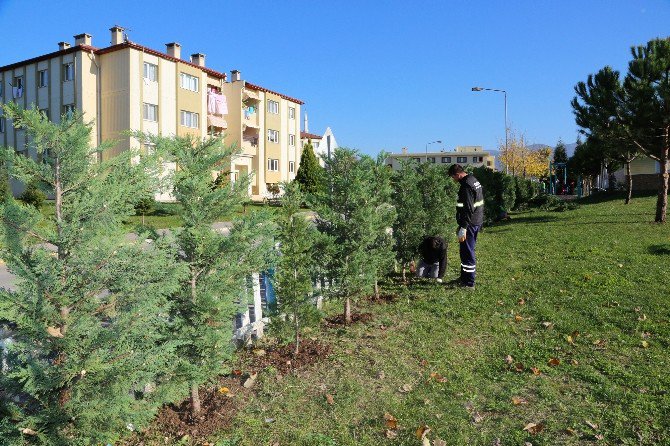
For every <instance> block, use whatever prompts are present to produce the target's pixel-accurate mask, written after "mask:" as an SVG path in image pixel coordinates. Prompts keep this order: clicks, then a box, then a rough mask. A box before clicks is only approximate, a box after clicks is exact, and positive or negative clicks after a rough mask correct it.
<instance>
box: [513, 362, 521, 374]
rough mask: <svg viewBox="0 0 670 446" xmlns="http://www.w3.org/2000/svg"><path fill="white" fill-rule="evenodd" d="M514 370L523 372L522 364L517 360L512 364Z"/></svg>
mask: <svg viewBox="0 0 670 446" xmlns="http://www.w3.org/2000/svg"><path fill="white" fill-rule="evenodd" d="M514 370H515V371H517V372H519V373H521V372H523V364H522V363H520V362H517V363H516V364H514Z"/></svg>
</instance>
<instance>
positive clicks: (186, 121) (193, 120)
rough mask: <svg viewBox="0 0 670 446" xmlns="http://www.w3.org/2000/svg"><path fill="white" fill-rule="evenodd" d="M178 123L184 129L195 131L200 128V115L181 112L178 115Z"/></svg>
mask: <svg viewBox="0 0 670 446" xmlns="http://www.w3.org/2000/svg"><path fill="white" fill-rule="evenodd" d="M180 118H181V119H180V122H181V125H183V126H184V127H190V128H192V129H197V128H198V127H199V126H200V115H199V114H198V113H193V112H189V111H184V110H182V111H181V113H180Z"/></svg>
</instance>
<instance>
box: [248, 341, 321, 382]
mask: <svg viewBox="0 0 670 446" xmlns="http://www.w3.org/2000/svg"><path fill="white" fill-rule="evenodd" d="M299 347H300V350H299V352H298V354H297V355H296V356H294V355H293V351H294V349H295V343H294V342H291V343H290V344H286V345H279V346H276V347H268V348H266V349H263V350H254V351H251V352H248V353H247V354H246V355H245V356H246V358H244V359H243V361H244V362H245V363H246V364H247V367H248V368H249V369H250V370H253V371H259V370H263V369H265V368H267V367H274V368H275V369H276V370H277V371H278V372H279V373H281V374H287V373H289V372H292V371H293V370H295V369H300V368H303V367H307V366H310V365H312V364H316V363H318V362H321V361H323V360H324V359H326V358H327V357H328V356H330V354H331V353H332V351H333V348H332V347H331V346H330V345H328V344H323V343H321V342H319V341H316V340H313V339H301V340H300V346H299ZM261 351H262V354H260V355H259V352H261Z"/></svg>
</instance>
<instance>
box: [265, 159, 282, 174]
mask: <svg viewBox="0 0 670 446" xmlns="http://www.w3.org/2000/svg"><path fill="white" fill-rule="evenodd" d="M268 171H269V172H279V160H278V159H274V158H268Z"/></svg>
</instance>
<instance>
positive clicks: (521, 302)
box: [516, 297, 526, 305]
mask: <svg viewBox="0 0 670 446" xmlns="http://www.w3.org/2000/svg"><path fill="white" fill-rule="evenodd" d="M516 303H518V304H519V305H524V304H525V303H526V301H525V300H524V298H523V297H522V298H521V299H519V300H518V301H517V302H516Z"/></svg>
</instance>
